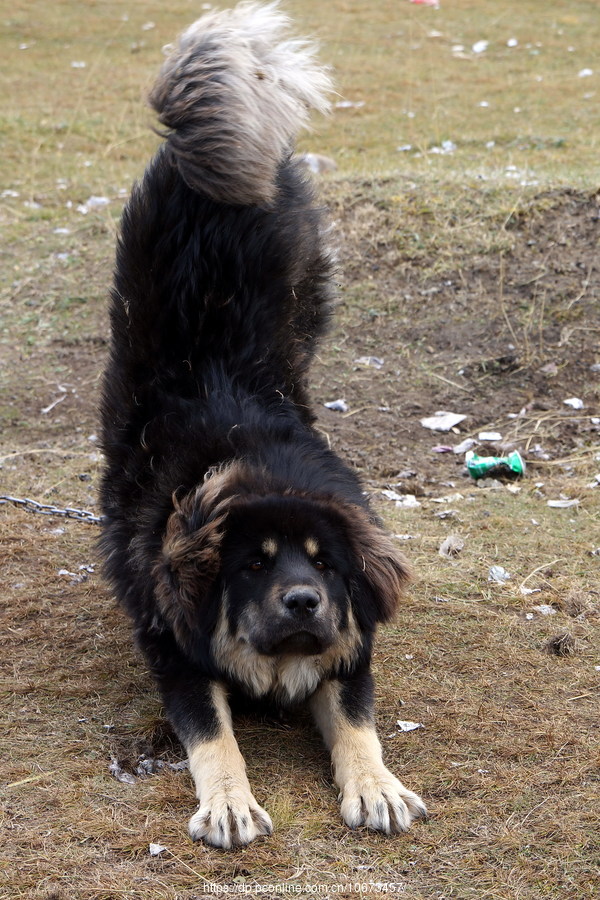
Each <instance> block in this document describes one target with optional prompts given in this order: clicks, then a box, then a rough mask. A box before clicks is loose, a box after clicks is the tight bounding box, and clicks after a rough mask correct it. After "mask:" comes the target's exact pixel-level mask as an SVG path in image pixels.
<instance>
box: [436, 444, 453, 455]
mask: <svg viewBox="0 0 600 900" xmlns="http://www.w3.org/2000/svg"><path fill="white" fill-rule="evenodd" d="M431 452H432V453H452V447H449V446H448V444H438V445H437V447H432V448H431Z"/></svg>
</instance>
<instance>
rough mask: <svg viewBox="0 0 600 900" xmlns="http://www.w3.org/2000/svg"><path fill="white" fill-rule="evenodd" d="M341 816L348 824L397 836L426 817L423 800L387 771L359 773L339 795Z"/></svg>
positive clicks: (352, 826) (351, 826)
mask: <svg viewBox="0 0 600 900" xmlns="http://www.w3.org/2000/svg"><path fill="white" fill-rule="evenodd" d="M340 799H341V813H342V818H343V819H344V822H345V823H346V825H349V826H350V828H358V827H359V826H360V825H366V826H367V828H372V829H373V830H374V831H383V832H385V834H397V833H399V832H401V831H408V829H409V828H410V825H411V822H412V821H413V820H414V819H417V818H419V817H421V816H426V815H427V808H426V806H425V804H424V803H423V801H422V800H421V798H420V797H419V796H418V795H417V794H415V793H413V791H409V790H408V789H407V788H405V787H404V785H403V784H402V783H401V782H400V781H398V779H397V778H395V777H394V775H392V773H391V772H389V771H388V770H387V769H385V768H383V769H381V770H375V771H373V772H369V773H367V772H362V773H357V774H356V775H354V776H353V777H352V778H350V779H349V780H348V781H347V782H346V783H345V784H344V787H343V789H342V791H341V794H340Z"/></svg>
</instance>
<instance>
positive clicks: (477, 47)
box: [471, 41, 490, 53]
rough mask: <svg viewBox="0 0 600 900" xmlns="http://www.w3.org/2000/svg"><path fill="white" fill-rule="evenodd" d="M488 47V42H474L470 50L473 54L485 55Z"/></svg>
mask: <svg viewBox="0 0 600 900" xmlns="http://www.w3.org/2000/svg"><path fill="white" fill-rule="evenodd" d="M489 45H490V42H489V41H476V42H475V43H474V44H473V46H472V47H471V50H472V51H473V53H485V51H486V50H487V48H488V47H489Z"/></svg>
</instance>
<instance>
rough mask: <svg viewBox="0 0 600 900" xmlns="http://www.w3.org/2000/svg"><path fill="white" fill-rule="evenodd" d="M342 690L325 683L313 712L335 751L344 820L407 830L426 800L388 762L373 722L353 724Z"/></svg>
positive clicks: (354, 824) (355, 824)
mask: <svg viewBox="0 0 600 900" xmlns="http://www.w3.org/2000/svg"><path fill="white" fill-rule="evenodd" d="M339 692H340V686H339V683H337V682H333V681H326V682H324V683H323V684H322V685H321V687H320V688H319V690H318V691H317V693H316V694H315V696H314V697H313V698H312V700H311V710H312V713H313V715H314V717H315V721H316V723H317V725H318V727H319V729H320V731H321V734H322V735H323V739H324V741H325V743H326V745H327V747H328V748H329V750H330V752H331V761H332V764H333V774H334V779H335V782H336V784H337V786H338V787H339V789H340V799H341V813H342V818H343V819H344V821H345V822H346V824H347V825H349V826H350V827H351V828H357V827H358V826H359V825H366V826H367V827H368V828H372V829H373V830H375V831H384V832H385V833H386V834H392V833H395V832H400V831H406V830H407V829H408V828H409V827H410V824H411V821H412V820H413V819H415V818H417V817H418V816H422V815H425V814H426V809H425V804H424V803H423V801H422V800H421V798H420V797H418V796H417V794H414V793H413V792H412V791H409V790H407V788H405V787H404V785H403V784H402V783H401V782H400V781H398V779H397V778H396V777H395V776H394V775H392V773H391V772H390V771H389V770H388V769H387V768H386V767H385V766H384V764H383V760H382V755H381V745H380V743H379V739H378V737H377V734H376V732H375V728H374V726H373V725H372V724H370V723H364V724H361V725H355V724H353V723H352V722H350V721H349V720H348V719H347V718H346V716H345V714H344V712H343V709H342V706H341V703H340V696H339Z"/></svg>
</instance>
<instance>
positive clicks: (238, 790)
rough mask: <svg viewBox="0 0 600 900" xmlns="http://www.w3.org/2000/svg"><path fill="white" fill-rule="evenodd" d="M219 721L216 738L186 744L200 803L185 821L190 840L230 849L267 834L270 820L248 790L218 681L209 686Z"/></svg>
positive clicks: (221, 687)
mask: <svg viewBox="0 0 600 900" xmlns="http://www.w3.org/2000/svg"><path fill="white" fill-rule="evenodd" d="M212 698H213V704H214V708H215V711H216V714H217V719H218V721H219V725H220V734H219V736H218V737H216V738H213V739H211V740H208V741H198V742H196V743H193V744H191V745H190V746H189V747H188V757H189V764H190V772H191V774H192V778H193V779H194V784H195V786H196V795H197V797H198V800H199V801H200V807H199V809H198V811H197V812H196V813H194V815H193V816H192V818H191V819H190V823H189V830H190V835H191V836H192V838H193V839H194V840H200V839H203V840H205V841H206V843H208V844H211V845H212V846H215V847H223V848H226V849H227V848H229V847H233V846H243V845H245V844H248V843H250V841H252V840H254V838H256V837H258V836H259V835H261V834H270V833H271V831H272V829H273V825H272V822H271V819H270V818H269V816H268V814H267V813H266V812H265V811H264V809H261V807H260V806H259V805H258V803H257V802H256V800H255V799H254V797H253V795H252V791H251V789H250V784H249V782H248V778H247V777H246V765H245V763H244V759H243V757H242V754H241V753H240V750H239V747H238V745H237V741H236V739H235V736H234V734H233V730H232V726H231V712H230V710H229V704H228V703H227V695H226V693H225V689H224V687H223V686H222V685H221V684H214V685H213V686H212Z"/></svg>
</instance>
